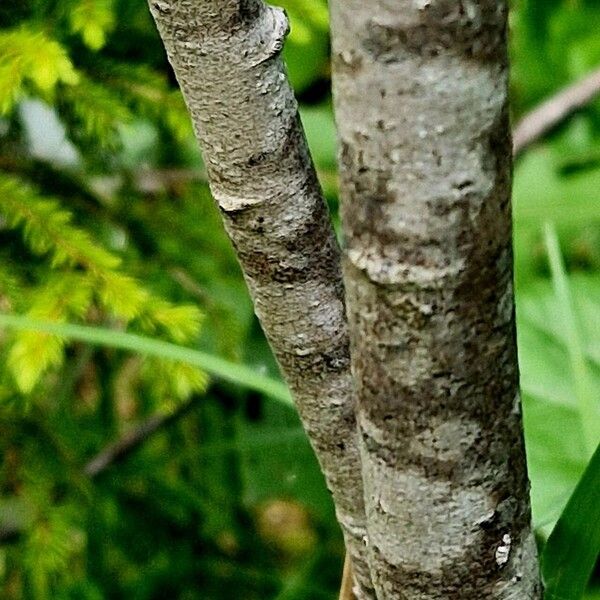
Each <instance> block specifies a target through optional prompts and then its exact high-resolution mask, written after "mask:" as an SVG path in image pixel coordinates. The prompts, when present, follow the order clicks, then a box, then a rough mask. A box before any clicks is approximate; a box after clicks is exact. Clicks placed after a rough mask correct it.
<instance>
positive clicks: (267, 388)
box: [0, 314, 292, 405]
mask: <svg viewBox="0 0 600 600" xmlns="http://www.w3.org/2000/svg"><path fill="white" fill-rule="evenodd" d="M0 327H8V328H11V329H17V330H20V331H41V332H45V333H50V334H53V335H57V336H62V337H64V338H67V339H71V340H77V341H80V342H85V343H88V344H93V345H97V346H107V347H110V348H120V349H122V350H130V351H132V352H137V353H139V354H142V355H146V356H156V357H158V358H165V359H171V360H175V361H181V362H185V363H188V364H190V365H194V366H196V367H200V368H201V369H204V370H205V371H207V372H208V373H212V374H213V375H214V376H216V377H220V378H222V379H224V380H226V381H230V382H231V383H235V384H238V385H242V386H245V387H247V388H250V389H253V390H256V391H258V392H262V393H264V394H266V395H267V396H270V397H271V398H273V399H275V400H279V401H280V402H282V403H284V404H287V405H291V404H292V400H291V397H290V394H289V392H288V389H287V387H286V385H285V384H284V383H282V382H280V381H276V380H274V379H271V378H270V377H266V376H265V375H262V374H261V373H257V372H255V371H253V370H252V369H249V368H248V367H246V366H244V365H237V364H235V363H232V362H229V361H227V360H224V359H222V358H220V357H218V356H213V355H210V354H206V353H205V352H201V351H200V350H193V349H192V348H186V347H184V346H177V345H176V344H171V343H169V342H163V341H161V340H154V339H152V338H147V337H144V336H141V335H135V334H133V333H126V332H124V331H115V330H113V329H106V328H103V327H90V326H87V325H74V324H71V323H56V322H50V321H39V320H35V319H29V318H27V317H24V316H21V315H7V314H0Z"/></svg>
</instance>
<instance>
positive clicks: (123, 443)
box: [83, 398, 196, 479]
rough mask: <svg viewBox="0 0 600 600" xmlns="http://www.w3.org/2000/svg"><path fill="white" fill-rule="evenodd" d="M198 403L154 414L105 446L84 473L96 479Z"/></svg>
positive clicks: (85, 468)
mask: <svg viewBox="0 0 600 600" xmlns="http://www.w3.org/2000/svg"><path fill="white" fill-rule="evenodd" d="M195 403H196V398H193V399H192V400H190V401H189V402H186V403H185V404H182V405H181V406H178V407H177V408H176V409H175V410H174V411H173V412H171V413H167V414H160V415H152V416H151V417H149V418H148V419H147V420H146V421H144V422H143V423H141V424H140V425H138V426H137V427H135V428H134V429H132V430H131V431H129V432H127V433H126V434H125V435H123V437H121V438H120V439H118V440H117V441H116V442H114V443H112V444H109V445H108V446H106V447H105V448H103V449H102V450H101V451H100V452H98V454H96V456H94V457H93V458H92V459H91V460H90V461H88V462H87V463H86V465H85V466H84V468H83V473H84V475H86V476H87V477H89V478H91V479H94V478H96V477H98V476H99V475H101V474H102V473H103V472H104V471H106V470H107V469H108V468H109V467H111V466H113V465H114V464H116V463H118V462H121V461H122V460H123V459H125V458H126V457H127V456H129V455H130V454H131V453H132V452H133V451H134V450H136V449H137V448H138V447H139V446H141V444H142V443H143V442H145V441H146V440H147V439H148V438H149V437H150V436H152V435H153V434H154V433H156V432H157V431H159V430H161V429H164V428H165V427H166V426H167V425H169V424H170V423H173V422H174V421H177V420H178V419H180V418H181V417H182V416H183V415H185V414H187V413H188V412H189V411H190V410H191V409H192V408H193V406H194V404H195Z"/></svg>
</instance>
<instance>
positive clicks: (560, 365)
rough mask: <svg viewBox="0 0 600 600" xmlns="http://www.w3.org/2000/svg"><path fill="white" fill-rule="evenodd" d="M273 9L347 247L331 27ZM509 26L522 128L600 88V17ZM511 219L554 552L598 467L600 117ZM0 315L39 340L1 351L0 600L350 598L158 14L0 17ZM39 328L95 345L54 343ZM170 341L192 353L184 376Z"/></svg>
mask: <svg viewBox="0 0 600 600" xmlns="http://www.w3.org/2000/svg"><path fill="white" fill-rule="evenodd" d="M278 4H282V5H284V6H285V8H286V9H287V10H288V13H289V16H290V19H291V23H292V31H291V35H290V37H289V40H288V43H287V46H286V48H285V56H286V59H287V63H288V67H289V75H290V78H291V80H292V83H293V85H294V87H295V89H296V92H297V95H298V98H299V101H300V103H301V110H302V117H303V121H304V125H305V128H306V133H307V136H308V139H309V143H310V147H311V150H312V152H313V156H314V159H315V162H316V165H317V168H318V171H319V175H320V178H321V182H322V185H323V188H324V190H325V193H326V196H327V199H328V201H329V203H330V206H331V209H332V212H333V214H334V218H335V219H336V221H337V216H336V214H337V197H336V194H337V179H336V136H335V129H334V125H333V120H332V112H331V97H330V68H329V56H328V46H329V41H328V16H327V7H326V4H325V2H323V1H322V0H286V1H284V2H278ZM512 4H513V6H512V15H511V31H512V38H511V54H512V65H513V67H512V98H513V103H512V110H513V119H514V122H515V123H516V122H518V121H519V120H520V119H521V118H522V117H523V116H524V115H525V114H526V113H528V111H530V110H532V109H533V108H535V107H536V106H538V105H539V104H540V103H541V102H542V101H544V100H546V99H548V98H550V97H552V96H553V95H555V94H556V93H557V92H559V91H560V90H561V89H563V88H564V87H565V86H568V85H570V84H572V83H574V82H576V81H578V80H580V79H581V78H583V77H584V76H586V75H587V74H589V73H591V72H593V71H594V70H597V69H598V68H600V35H599V34H598V32H600V6H599V5H598V3H597V1H596V0H514V1H513V3H512ZM514 218H515V231H514V241H515V256H516V291H517V303H518V329H519V351H520V362H521V370H522V388H523V400H524V410H525V425H526V440H527V450H528V460H529V466H530V475H531V480H532V499H533V512H534V521H535V527H536V532H537V536H538V539H539V542H540V544H543V543H544V541H545V540H546V539H547V537H548V535H549V534H550V532H551V531H552V529H553V526H554V524H555V522H556V520H557V518H558V517H559V515H560V514H561V511H562V510H563V508H564V507H565V505H566V503H567V501H568V499H569V497H570V495H571V493H572V492H573V490H574V489H575V486H576V485H577V482H578V481H579V479H580V477H581V476H582V473H583V472H584V470H585V468H586V465H587V464H588V461H589V459H590V457H591V455H592V453H593V451H594V445H595V444H594V442H595V441H597V440H594V437H593V436H594V425H593V424H591V423H593V421H594V418H595V416H597V414H598V412H597V411H598V404H599V402H600V100H596V101H590V102H589V103H587V105H586V106H585V107H583V108H582V109H580V110H578V111H577V112H576V113H574V114H572V115H570V116H569V117H568V118H566V119H564V120H562V121H561V122H560V124H559V125H558V126H556V127H554V128H553V129H552V130H551V131H550V132H548V133H547V134H545V135H544V136H543V139H540V140H539V141H538V142H537V143H535V144H533V145H530V146H529V147H527V148H526V149H524V150H523V151H522V152H521V153H520V155H519V157H518V158H517V161H516V164H515V188H514ZM0 312H1V313H4V314H7V313H10V314H17V315H21V316H23V320H22V322H21V325H23V324H24V326H28V325H29V328H26V329H15V328H14V327H0V598H2V599H6V600H17V599H21V598H23V599H32V600H45V599H47V598H52V599H54V598H56V599H61V600H62V599H73V600H75V599H77V600H79V599H82V600H100V599H102V598H115V599H118V598H127V599H130V600H133V599H135V600H150V599H163V598H180V599H182V600H192V599H202V600H213V599H214V600H227V599H232V600H233V599H240V598H242V599H246V600H254V599H257V600H258V599H261V600H264V599H273V600H300V599H310V600H313V599H314V600H320V599H323V600H325V599H333V598H335V597H336V593H337V589H338V587H339V578H340V573H341V565H342V560H343V544H342V541H341V536H340V532H339V530H338V527H337V525H336V522H335V519H334V515H333V510H332V505H331V502H330V498H329V494H328V492H327V490H326V488H325V486H324V483H323V478H322V476H321V475H320V472H319V470H318V467H317V464H316V461H315V459H314V457H313V455H312V452H311V449H310V447H309V445H308V443H307V441H306V438H305V436H304V435H303V432H302V430H301V427H300V424H299V422H298V419H297V417H296V415H295V412H294V410H293V409H292V408H291V407H290V405H289V403H288V402H287V398H286V396H285V393H282V392H281V391H280V386H278V384H277V382H276V381H274V380H277V379H278V378H279V375H278V372H277V368H276V365H275V364H274V361H273V358H272V356H271V353H270V351H269V349H268V346H267V344H266V343H265V340H264V337H263V335H262V333H261V330H260V327H259V325H258V323H257V321H256V319H255V317H254V315H253V312H252V306H251V303H250V301H249V298H248V294H247V292H246V289H245V286H244V283H243V281H242V278H241V274H240V271H239V268H238V265H237V263H236V261H235V258H234V255H233V253H232V250H231V248H230V246H229V243H228V241H227V240H226V238H225V236H224V233H223V230H222V228H221V224H220V221H219V217H218V214H217V211H216V210H215V208H214V206H213V202H212V200H211V198H210V194H209V191H208V187H207V183H206V178H205V173H204V170H203V166H202V161H201V157H200V155H199V152H198V150H197V147H196V143H195V141H194V139H193V135H192V131H191V127H190V124H189V119H188V116H187V114H186V112H185V107H184V105H183V102H182V99H181V97H180V95H179V93H178V91H177V88H176V85H175V82H174V79H173V76H172V73H171V71H170V69H169V67H168V65H167V63H166V60H165V55H164V51H163V47H162V45H161V42H160V40H159V37H158V35H157V33H156V31H155V28H154V25H153V23H152V21H151V18H150V16H149V12H148V9H147V6H146V3H145V1H144V0H22V1H21V2H2V3H1V4H0ZM36 320H52V321H57V322H62V323H67V322H68V323H74V324H79V325H86V326H87V328H86V329H82V330H76V331H75V330H64V331H62V335H60V336H57V335H54V333H56V332H54V333H48V332H44V331H40V330H39V329H36V328H35V322H36ZM4 324H5V325H6V324H7V323H4ZM129 333H134V334H137V335H138V337H135V338H134V337H131V336H128V334H129ZM157 339H158V340H163V341H166V342H171V343H174V344H176V345H178V346H184V347H187V348H189V349H190V350H189V351H187V354H186V351H184V352H183V354H181V355H180V356H178V358H179V360H177V361H174V360H172V359H173V358H174V357H173V356H170V357H169V356H167V355H165V354H164V352H163V350H164V348H163V347H162V346H157V345H156V344H154V342H153V340H157ZM91 342H94V343H91ZM153 344H154V345H153ZM161 348H163V350H161ZM144 352H145V353H151V354H152V356H147V357H145V358H144V357H142V354H141V353H144ZM200 352H201V353H200ZM207 356H208V360H207ZM215 356H216V357H220V358H221V359H222V361H221V362H220V363H219V369H220V370H219V369H217V371H218V374H220V375H221V376H220V377H218V376H213V375H214V373H212V372H214V370H215V369H214V368H213V367H214V365H213V366H211V363H210V359H212V357H215ZM245 367H248V368H249V369H250V370H251V371H249V370H248V369H246V368H245ZM211 373H212V374H211ZM232 378H233V379H237V380H238V384H233V383H232V382H231V381H229V382H228V379H232ZM271 388H272V389H273V390H276V391H275V392H272V393H270V395H269V394H264V393H262V392H261V391H260V390H265V389H267V390H268V389H271ZM599 502H600V500H599ZM582 518H583V519H585V518H586V517H584V516H582ZM584 525H585V526H586V527H589V528H591V529H594V528H595V527H596V528H598V527H599V524H598V523H597V522H596V523H594V522H593V521H592V522H590V523H589V524H588V523H587V522H585V523H584ZM569 552H572V553H574V554H575V555H576V554H577V548H574V549H573V548H571V549H570V550H569ZM599 579H600V578H598V576H597V575H596V576H594V577H592V582H591V584H590V588H589V591H588V593H587V595H586V596H585V598H586V600H592V599H598V598H600V582H599ZM565 600H568V599H565Z"/></svg>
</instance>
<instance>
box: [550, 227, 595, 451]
mask: <svg viewBox="0 0 600 600" xmlns="http://www.w3.org/2000/svg"><path fill="white" fill-rule="evenodd" d="M544 236H545V242H546V249H547V252H548V260H549V262H550V270H551V271H552V283H553V286H554V290H555V293H556V296H557V298H558V301H559V303H560V306H561V310H562V313H563V315H562V316H563V323H564V327H565V334H566V341H567V349H568V352H569V359H570V362H571V369H572V371H573V379H574V383H575V394H576V396H577V404H578V407H579V413H580V417H581V427H582V431H583V437H584V441H585V445H586V448H587V450H588V452H589V456H591V455H592V454H593V452H594V450H595V449H596V446H597V445H598V442H599V441H600V411H599V410H598V403H597V396H596V393H595V392H594V388H593V385H592V381H591V377H590V373H589V368H588V364H587V362H586V357H585V352H584V344H583V341H582V339H581V335H580V332H579V327H578V323H577V317H576V313H575V304H574V302H573V297H572V294H571V288H570V285H569V280H568V278H567V274H566V272H565V267H564V264H563V259H562V255H561V253H560V246H559V244H558V237H557V235H556V230H555V228H554V225H552V224H551V223H546V225H545V227H544Z"/></svg>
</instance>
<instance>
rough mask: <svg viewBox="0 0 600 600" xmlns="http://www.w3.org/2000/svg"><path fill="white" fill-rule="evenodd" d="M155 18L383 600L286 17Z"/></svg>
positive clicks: (175, 0)
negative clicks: (288, 64) (289, 74)
mask: <svg viewBox="0 0 600 600" xmlns="http://www.w3.org/2000/svg"><path fill="white" fill-rule="evenodd" d="M150 9H151V11H152V14H153V16H154V19H155V21H156V24H157V26H158V29H159V32H160V34H161V37H162V39H163V41H164V44H165V47H166V49H167V53H168V56H169V60H170V62H171V64H172V65H173V68H174V70H175V73H176V75H177V79H178V81H179V83H180V85H181V89H182V91H183V94H184V96H185V100H186V103H187V106H188V109H189V111H190V113H191V115H192V120H193V124H194V128H195V131H196V134H197V137H198V140H199V142H200V145H201V147H202V150H203V153H204V160H205V163H206V166H207V169H208V174H209V179H210V185H211V190H212V193H213V195H214V197H215V199H216V200H217V202H218V204H219V207H220V209H221V213H222V215H223V220H224V223H225V227H226V229H227V231H228V233H229V236H230V237H231V239H232V241H233V244H234V246H235V248H236V251H237V255H238V258H239V260H240V263H241V265H242V268H243V271H244V275H245V277H246V281H247V283H248V286H249V288H250V291H251V294H252V296H253V299H254V302H255V308H256V312H257V314H258V316H259V318H260V320H261V323H262V326H263V328H264V331H265V333H266V335H267V337H268V339H269V341H270V343H271V346H272V348H273V350H274V352H275V354H276V356H277V359H278V361H279V364H280V365H281V367H282V370H283V372H284V374H285V377H286V379H287V382H288V384H289V385H290V388H291V390H292V392H293V395H294V397H295V399H296V402H297V405H298V409H299V412H300V415H301V417H302V420H303V422H304V426H305V428H306V430H307V432H308V434H309V437H310V440H311V442H312V444H313V446H314V448H315V450H316V453H317V456H318V458H319V460H320V463H321V466H322V468H323V471H324V473H325V476H326V479H327V482H328V485H329V487H330V489H331V491H332V492H333V496H334V500H335V504H336V510H337V515H338V518H339V521H340V523H341V525H342V528H343V531H344V534H345V539H346V545H347V549H348V552H349V553H350V555H351V557H352V561H353V566H354V573H355V577H356V580H357V582H358V595H359V597H360V598H372V597H374V595H373V592H372V588H371V583H370V575H369V571H368V567H367V563H366V559H365V545H364V537H365V533H366V531H365V525H364V520H365V517H364V506H363V492H362V480H361V475H360V462H359V455H358V449H357V436H356V424H355V416H354V392H353V383H352V378H351V374H350V368H349V362H350V359H349V343H348V333H347V326H346V319H345V311H344V301H343V286H342V280H341V270H340V258H339V250H338V245H337V241H336V239H335V236H334V233H333V230H332V227H331V224H330V220H329V215H328V211H327V207H326V205H325V203H324V201H323V198H322V195H321V191H320V187H319V183H318V181H317V178H316V175H315V171H314V168H313V165H312V162H311V160H310V157H309V154H308V150H307V147H306V142H305V139H304V134H303V131H302V127H301V124H300V121H299V118H298V111H297V104H296V101H295V99H294V95H293V92H292V90H291V88H290V86H289V84H288V82H287V78H286V74H285V69H284V66H283V63H282V60H281V58H280V51H281V48H282V45H283V40H284V38H285V35H286V34H287V31H288V22H287V19H286V16H285V13H284V12H283V11H282V10H281V9H276V8H272V7H268V6H266V5H265V4H264V3H263V2H262V1H260V0H241V1H240V0H150Z"/></svg>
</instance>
